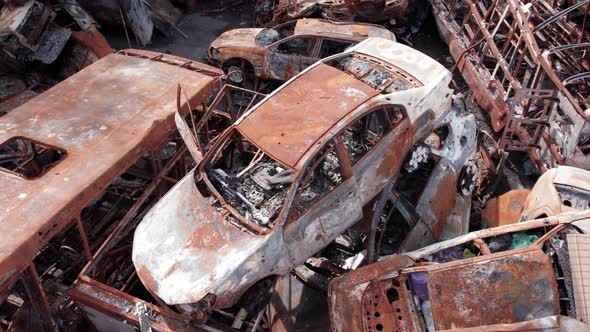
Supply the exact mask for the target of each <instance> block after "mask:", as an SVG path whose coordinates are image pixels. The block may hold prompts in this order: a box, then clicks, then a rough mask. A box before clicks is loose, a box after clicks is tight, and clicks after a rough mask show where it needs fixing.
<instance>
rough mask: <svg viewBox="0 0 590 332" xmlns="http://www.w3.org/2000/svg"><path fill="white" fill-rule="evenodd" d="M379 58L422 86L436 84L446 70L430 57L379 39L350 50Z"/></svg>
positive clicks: (370, 39)
mask: <svg viewBox="0 0 590 332" xmlns="http://www.w3.org/2000/svg"><path fill="white" fill-rule="evenodd" d="M350 51H351V52H357V53H363V54H367V55H370V56H374V57H376V58H379V59H380V60H382V61H385V62H388V63H390V64H392V65H394V66H395V67H397V68H400V69H402V70H404V71H405V72H407V73H410V74H411V75H412V76H414V77H415V78H416V79H418V81H420V82H421V83H422V84H423V85H428V84H430V83H437V82H438V81H440V78H441V77H442V76H446V75H450V72H449V70H448V69H446V68H445V67H444V66H443V65H441V64H440V63H439V62H438V61H436V60H435V59H433V58H431V57H430V56H428V55H426V54H424V53H422V52H420V51H418V50H416V49H413V48H411V47H409V46H406V45H403V44H400V43H398V42H395V41H392V40H387V39H384V38H379V37H372V38H367V39H365V40H364V41H362V42H360V43H358V44H357V45H355V46H353V47H352V48H351V49H350Z"/></svg>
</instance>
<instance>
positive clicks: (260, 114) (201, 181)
mask: <svg viewBox="0 0 590 332" xmlns="http://www.w3.org/2000/svg"><path fill="white" fill-rule="evenodd" d="M309 82H314V84H309ZM449 83H450V74H449V72H448V71H447V70H446V69H444V67H442V66H441V65H440V64H438V63H437V62H435V61H434V60H432V59H430V58H428V57H427V56H425V55H423V54H422V53H420V52H417V51H415V50H412V49H410V48H408V47H406V46H403V45H400V44H397V43H395V42H392V41H389V40H385V39H381V38H370V39H368V40H366V41H364V42H362V43H360V44H358V45H357V46H355V47H353V48H351V49H349V50H348V51H346V52H345V53H342V54H339V55H335V56H332V57H329V58H327V59H324V60H322V61H320V62H318V63H316V64H314V65H313V66H310V67H309V68H308V69H306V70H305V71H304V72H303V73H301V74H300V75H298V76H297V77H295V78H293V79H292V80H291V81H289V82H287V83H286V84H285V85H283V87H281V88H279V89H278V90H277V91H275V92H274V93H272V94H271V95H269V96H268V97H267V98H266V99H264V100H263V101H262V102H261V103H260V104H258V105H257V106H255V107H253V109H252V110H251V111H249V112H247V113H246V114H244V115H243V116H242V117H241V118H240V119H239V120H238V121H237V122H236V124H235V125H233V126H232V127H230V128H229V129H228V130H227V131H226V132H225V133H224V134H222V135H221V136H219V138H218V139H217V140H216V142H215V143H214V145H213V146H212V147H211V149H210V150H209V152H208V153H207V154H206V155H205V157H204V159H203V161H202V162H201V163H200V164H199V167H198V168H197V170H196V171H195V172H193V173H191V174H189V175H188V176H187V177H185V178H184V179H183V180H182V181H180V183H179V184H178V185H177V186H175V188H174V189H173V190H171V191H170V192H169V193H168V194H167V195H166V196H165V197H164V198H163V199H162V200H161V201H160V202H159V203H158V204H157V205H156V206H154V208H152V210H151V211H150V212H149V213H148V214H147V215H146V216H145V218H144V220H143V221H142V222H141V223H140V225H139V226H138V228H137V230H136V232H135V239H134V244H133V246H134V247H133V261H134V263H135V266H136V269H137V271H138V275H139V277H140V278H141V280H142V281H143V282H144V284H145V285H146V287H147V288H148V289H150V290H152V291H153V292H154V293H155V294H157V295H158V296H159V297H160V298H162V300H163V301H164V302H166V303H168V304H178V305H181V304H191V303H192V304H193V306H195V305H194V304H195V303H197V305H196V306H197V307H200V306H201V305H202V304H203V303H201V302H199V301H201V299H203V298H206V300H207V301H211V300H214V301H211V302H214V303H210V304H212V305H213V307H215V308H224V307H229V306H232V305H233V304H235V303H236V302H237V301H238V299H239V298H240V296H241V295H242V294H244V292H246V290H247V289H249V288H250V286H252V285H254V284H255V283H256V282H258V281H260V280H263V279H265V278H267V277H269V276H273V275H284V274H285V273H287V272H288V271H289V270H290V269H291V268H292V267H294V266H297V265H300V264H302V263H303V262H304V261H305V260H306V259H307V258H309V257H310V256H311V255H313V254H314V253H315V252H317V251H318V250H320V249H322V248H323V247H325V246H326V245H328V244H329V243H330V242H332V240H334V238H335V237H336V236H338V235H339V234H340V233H341V232H343V231H344V230H346V229H347V228H349V227H350V226H352V225H353V224H354V223H356V222H357V221H359V220H360V219H361V217H362V207H363V205H364V204H367V203H368V202H369V201H371V200H372V199H373V198H374V197H375V196H376V195H377V194H378V193H379V191H380V190H381V189H382V188H383V187H384V186H385V185H386V184H387V182H388V181H389V180H390V179H392V178H395V177H396V176H397V174H398V172H399V169H400V168H401V167H402V163H403V161H404V157H405V155H406V154H407V152H408V151H409V149H410V148H411V147H412V146H413V144H414V143H415V142H417V141H418V140H421V139H424V137H425V136H426V135H427V134H429V133H430V132H431V131H432V130H433V129H434V127H435V126H436V123H437V122H438V121H439V119H440V118H441V117H442V116H443V115H444V114H446V113H447V112H448V111H449V110H450V107H451V103H452V100H451V98H452V96H451V95H452V91H451V90H450V89H449V88H448V84H449ZM303 95H305V96H306V101H304V102H301V101H300V97H299V96H303ZM335 96H337V98H336V97H335ZM278 105H280V106H278ZM279 110H280V114H281V117H277V116H275V115H274V114H275V113H276V112H278V111H279ZM319 110H323V111H322V114H320V113H319ZM387 110H389V112H387ZM375 114H380V115H378V116H377V115H375ZM365 117H366V119H365ZM306 119H309V120H306ZM311 119H313V120H311ZM367 119H368V120H370V121H366V120H367ZM359 120H363V121H365V122H361V121H359ZM371 121H372V122H371ZM379 121H381V122H379ZM383 121H385V122H383ZM378 123H382V125H380V126H381V129H379V126H377V124H378ZM359 125H360V126H359ZM384 125H385V127H383V126H384ZM355 126H358V128H359V129H362V128H365V129H371V130H364V131H362V132H364V133H365V134H371V135H373V136H371V137H374V138H372V139H371V141H367V143H365V144H369V142H370V145H369V146H368V147H362V146H361V147H360V148H359V147H354V146H353V144H352V143H353V141H350V138H351V137H357V136H356V135H358V134H357V133H355V131H354V130H353V129H354V127H355ZM390 127H392V128H391V129H389V128H390ZM257 128H258V129H257ZM259 128H264V130H261V129H259ZM374 135H376V136H374ZM361 137H369V136H362V135H361ZM357 139H358V138H357ZM361 139H364V138H361ZM234 141H236V142H239V143H240V144H236V143H235V142H234ZM393 142H395V144H394V145H393V144H392V143H393ZM228 146H231V147H233V148H232V149H230V150H229V151H230V152H231V151H233V152H231V153H227V151H224V150H225V149H226V148H227V147H228ZM244 151H245V152H244ZM244 153H246V154H247V155H248V157H247V158H246V159H245V160H243V159H240V158H235V157H240V156H241V157H243V155H244ZM232 156H233V157H232ZM230 157H231V158H230ZM227 158H229V159H227ZM232 159H233V160H238V161H239V162H241V164H238V165H239V166H238V167H237V168H236V167H235V166H234V165H235V164H232V162H231V160H232ZM240 160H241V161H240ZM260 160H263V161H262V163H267V162H270V163H271V164H272V167H270V171H269V172H270V173H268V172H267V173H266V180H261V178H264V177H265V176H258V175H254V176H252V177H251V178H252V179H256V178H257V180H256V181H254V182H265V184H258V187H257V190H259V191H262V194H263V195H262V196H263V197H264V199H263V204H264V202H266V201H268V199H269V197H271V196H272V197H274V195H275V194H276V191H273V194H272V195H269V196H266V194H265V192H264V187H265V186H270V187H271V188H275V189H276V188H277V186H278V187H281V186H282V188H283V189H280V190H281V191H282V192H283V194H281V195H282V196H281V199H282V201H283V202H284V203H282V204H281V205H280V206H279V208H278V209H273V213H272V215H271V216H270V218H268V216H267V219H266V220H265V221H264V222H261V220H260V219H256V217H255V215H256V214H255V212H256V211H255V210H256V209H260V206H261V205H260V204H255V203H252V202H251V198H250V197H246V196H248V195H249V193H248V192H246V191H243V189H244V188H252V186H251V185H248V186H245V185H244V181H246V180H242V179H240V175H244V174H246V175H247V176H246V177H249V176H250V175H251V174H252V172H253V170H255V169H257V165H256V164H257V163H258V162H261V161H260ZM335 165H336V166H335ZM336 167H337V168H338V169H337V170H335V168H336ZM286 170H291V172H292V174H290V175H288V176H285V174H282V175H281V176H280V177H278V178H274V179H273V180H272V181H271V180H269V179H271V178H273V174H274V175H276V174H281V172H284V171H286ZM249 174H250V175H249ZM246 177H244V178H246ZM301 183H303V185H301ZM329 183H331V184H329ZM327 184H329V185H328V187H325V185H327ZM316 185H319V186H320V187H321V186H324V187H323V189H313V188H314V186H316ZM289 187H290V188H289ZM273 190H274V189H273ZM314 190H315V192H314ZM310 191H311V192H310ZM302 197H305V198H302ZM308 197H311V198H309V199H308ZM302 199H303V201H302ZM246 201H250V203H245V202H246ZM308 202H311V203H309V204H308ZM244 203H245V204H244ZM305 204H307V207H305ZM244 205H245V206H246V209H250V212H251V214H247V213H246V212H244V211H245V210H244ZM267 221H268V222H267ZM156 234H158V235H157V236H156ZM208 294H212V297H207V295H208ZM199 303H200V304H199ZM196 310H198V309H196Z"/></svg>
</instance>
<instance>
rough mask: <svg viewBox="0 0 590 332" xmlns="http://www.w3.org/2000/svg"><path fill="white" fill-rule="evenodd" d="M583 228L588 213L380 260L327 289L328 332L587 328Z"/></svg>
mask: <svg viewBox="0 0 590 332" xmlns="http://www.w3.org/2000/svg"><path fill="white" fill-rule="evenodd" d="M588 226H590V210H584V211H577V212H568V213H562V214H559V215H556V216H552V217H547V218H542V219H535V220H530V221H525V222H521V223H516V224H511V225H504V226H499V227H495V228H490V229H484V230H481V231H476V232H472V233H468V234H466V235H463V236H460V237H457V238H454V239H450V240H446V241H443V242H439V243H437V244H433V245H430V246H427V247H424V248H422V249H419V250H416V251H412V252H407V253H403V254H399V255H392V256H388V257H385V258H383V259H382V260H380V261H378V262H376V263H374V264H370V265H367V266H364V267H361V268H359V269H357V270H355V271H353V272H350V273H348V274H345V275H344V276H342V277H339V278H336V279H333V280H332V281H331V283H330V288H329V294H328V297H329V305H330V321H331V326H332V330H333V331H433V330H451V329H452V330H464V329H469V328H474V329H476V330H480V329H479V328H481V329H483V330H488V329H489V328H486V326H489V325H492V326H494V325H495V324H502V325H498V326H504V324H515V327H513V328H509V329H508V330H514V329H515V328H516V327H518V326H521V327H534V326H535V325H534V323H532V322H531V323H528V324H527V323H521V322H526V321H530V320H536V319H549V317H551V316H555V315H564V316H569V317H571V318H574V319H577V320H580V321H582V322H587V319H588V317H587V316H588V313H587V308H586V303H585V300H584V299H585V298H586V297H587V288H586V289H585V288H584V287H585V285H587V284H588V278H587V276H584V275H583V274H582V272H581V271H583V270H584V269H585V268H584V266H585V265H586V264H587V262H586V258H582V259H581V258H580V257H581V256H584V254H583V252H585V250H587V245H588V244H589V243H590V236H588V235H587V232H588V230H589V228H588ZM580 259H581V260H580ZM531 324H533V325H531ZM554 325H558V324H554ZM580 325H581V324H580ZM558 326H559V325H558ZM572 326H573V325H572ZM492 330H493V327H492ZM502 330H503V329H502Z"/></svg>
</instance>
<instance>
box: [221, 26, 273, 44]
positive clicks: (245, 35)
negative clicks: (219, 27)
mask: <svg viewBox="0 0 590 332" xmlns="http://www.w3.org/2000/svg"><path fill="white" fill-rule="evenodd" d="M262 30H264V29H255V28H251V29H234V30H229V31H226V32H224V33H222V34H221V35H220V36H219V37H217V39H215V40H214V41H213V43H211V47H214V48H223V47H250V48H254V47H260V46H259V45H258V44H256V36H257V35H258V34H259V33H260V31H262Z"/></svg>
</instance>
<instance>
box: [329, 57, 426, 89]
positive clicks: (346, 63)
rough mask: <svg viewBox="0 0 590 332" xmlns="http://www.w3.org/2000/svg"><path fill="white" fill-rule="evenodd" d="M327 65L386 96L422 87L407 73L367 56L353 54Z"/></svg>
mask: <svg viewBox="0 0 590 332" xmlns="http://www.w3.org/2000/svg"><path fill="white" fill-rule="evenodd" d="M326 64H328V65H330V66H332V67H334V68H337V69H339V70H341V71H343V72H345V73H347V74H348V75H351V76H353V77H355V78H356V79H358V80H360V81H362V82H364V83H365V84H367V85H369V86H370V87H372V88H373V89H375V90H379V91H381V93H385V94H389V93H393V92H399V91H404V90H409V89H414V88H418V87H421V86H422V83H420V81H418V80H417V79H416V78H415V77H413V76H411V75H410V74H408V73H406V72H405V71H403V70H401V69H399V68H397V67H395V66H393V65H391V64H389V63H385V62H382V61H380V60H378V59H376V58H372V57H369V56H366V55H360V54H352V55H348V56H345V57H342V58H338V59H334V60H331V61H328V62H326Z"/></svg>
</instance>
